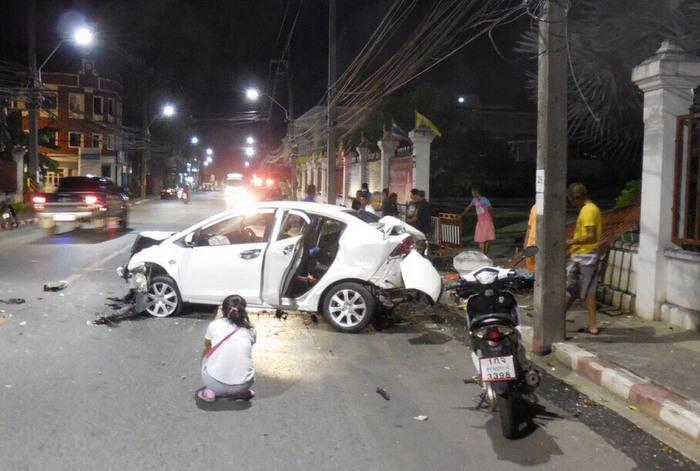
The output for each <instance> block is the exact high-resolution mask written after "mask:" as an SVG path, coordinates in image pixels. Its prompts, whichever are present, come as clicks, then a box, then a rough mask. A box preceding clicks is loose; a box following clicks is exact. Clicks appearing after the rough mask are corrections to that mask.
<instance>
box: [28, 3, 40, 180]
mask: <svg viewBox="0 0 700 471" xmlns="http://www.w3.org/2000/svg"><path fill="white" fill-rule="evenodd" d="M27 46H28V54H29V73H30V75H31V80H30V83H31V91H30V93H29V103H28V105H29V162H28V167H29V178H30V188H31V182H34V183H35V184H36V186H35V187H34V189H35V190H36V189H38V187H39V182H40V179H39V97H40V95H39V78H38V77H39V76H38V72H37V68H36V0H27Z"/></svg>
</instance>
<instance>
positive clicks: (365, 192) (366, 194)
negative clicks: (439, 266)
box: [360, 182, 371, 201]
mask: <svg viewBox="0 0 700 471" xmlns="http://www.w3.org/2000/svg"><path fill="white" fill-rule="evenodd" d="M361 188H362V189H361V190H360V191H362V194H363V195H364V197H365V198H367V201H369V198H370V196H371V193H370V192H369V185H368V184H367V182H365V183H363V184H362V186H361Z"/></svg>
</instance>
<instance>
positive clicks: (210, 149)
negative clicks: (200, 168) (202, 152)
mask: <svg viewBox="0 0 700 471" xmlns="http://www.w3.org/2000/svg"><path fill="white" fill-rule="evenodd" d="M206 152H207V155H212V154H213V153H214V150H213V149H212V148H211V147H207V151H206Z"/></svg>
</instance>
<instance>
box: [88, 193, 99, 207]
mask: <svg viewBox="0 0 700 471" xmlns="http://www.w3.org/2000/svg"><path fill="white" fill-rule="evenodd" d="M97 201H98V199H97V196H94V195H88V196H86V197H85V204H87V205H90V206H92V205H94V204H97Z"/></svg>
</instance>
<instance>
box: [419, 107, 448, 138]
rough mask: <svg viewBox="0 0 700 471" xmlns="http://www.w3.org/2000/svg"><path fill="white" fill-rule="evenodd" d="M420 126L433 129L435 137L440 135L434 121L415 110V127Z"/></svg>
mask: <svg viewBox="0 0 700 471" xmlns="http://www.w3.org/2000/svg"><path fill="white" fill-rule="evenodd" d="M420 126H425V127H427V128H428V129H430V130H431V131H433V134H435V135H436V136H437V137H442V133H441V132H440V130H439V129H438V128H437V126H435V123H433V122H432V121H430V120H429V119H428V118H426V117H425V116H423V115H422V114H420V113H419V112H417V111H416V127H420Z"/></svg>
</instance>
